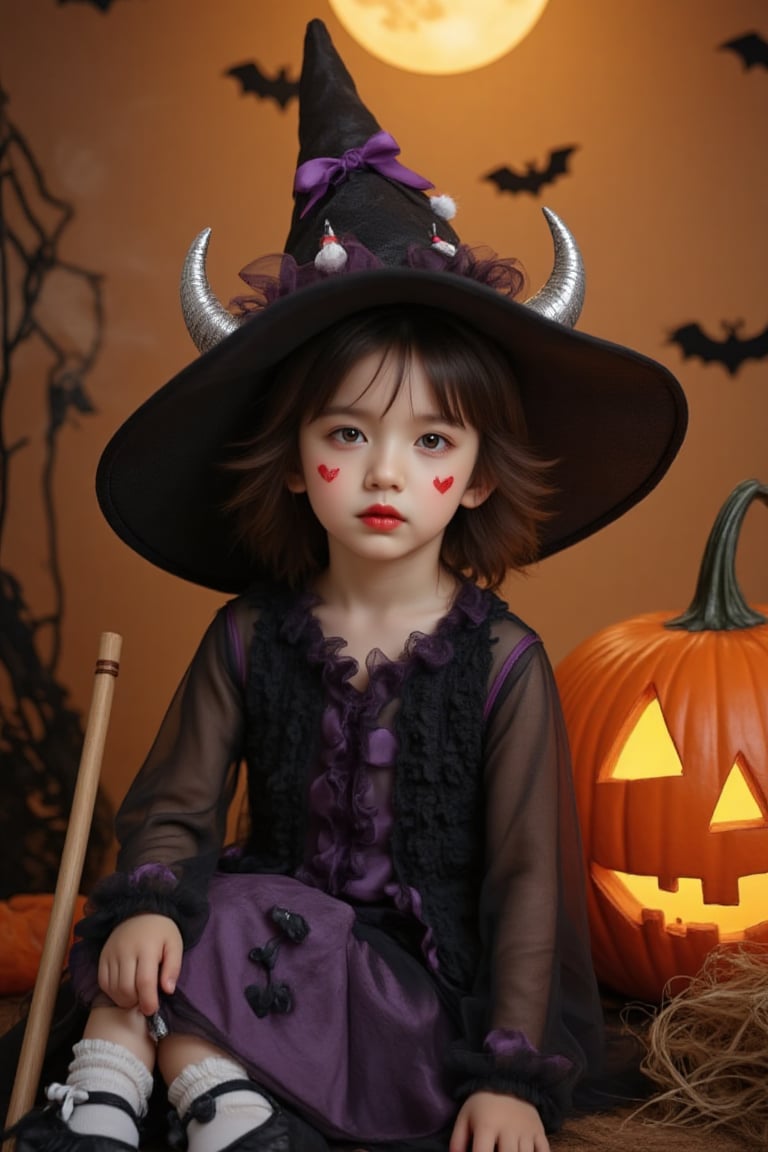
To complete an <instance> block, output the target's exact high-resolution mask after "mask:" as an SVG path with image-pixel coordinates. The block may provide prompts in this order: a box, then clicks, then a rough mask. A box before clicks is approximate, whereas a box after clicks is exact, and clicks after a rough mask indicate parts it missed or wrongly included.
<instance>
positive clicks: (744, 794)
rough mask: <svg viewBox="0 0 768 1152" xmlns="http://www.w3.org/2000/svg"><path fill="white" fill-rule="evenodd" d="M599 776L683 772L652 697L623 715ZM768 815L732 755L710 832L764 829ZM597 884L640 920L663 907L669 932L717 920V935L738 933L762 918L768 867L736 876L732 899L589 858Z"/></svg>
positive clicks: (767, 911)
mask: <svg viewBox="0 0 768 1152" xmlns="http://www.w3.org/2000/svg"><path fill="white" fill-rule="evenodd" d="M615 747H616V752H615V753H614V754H613V755H612V756H611V757H609V759H608V764H607V769H606V770H605V771H604V772H602V773H601V774H600V779H602V780H604V781H611V780H617V781H618V780H650V779H655V778H657V777H664V776H682V775H683V765H682V762H681V760H680V756H679V754H678V751H677V749H676V747H675V745H674V742H673V740H672V737H671V736H670V734H669V730H668V728H667V725H666V723H665V721H664V714H663V712H662V710H661V705H660V704H659V700H658V697H657V696H656V695H655V694H651V695H649V694H648V693H646V695H645V696H644V697H643V698H642V699H641V700H640V701H638V705H637V707H636V708H635V709H633V711H632V713H631V714H630V715H629V716H628V717H627V722H626V724H625V725H624V728H623V729H622V731H621V732H620V734H619V737H618V739H617V741H616V746H615ZM766 826H768V816H766V813H765V812H764V811H763V808H762V807H761V803H760V800H759V791H758V789H757V786H756V785H755V784H754V782H753V781H752V777H751V775H750V773H749V770H748V768H747V766H746V765H745V763H744V761H743V758H742V757H741V756H737V757H736V759H735V761H734V763H733V765H732V766H731V769H730V771H729V773H728V776H727V777H726V780H725V783H724V785H723V788H722V790H721V792H720V795H719V796H718V798H717V803H716V804H715V807H714V809H713V812H712V816H711V819H710V822H709V831H710V832H711V833H713V834H717V833H718V832H725V831H728V830H731V829H744V830H747V829H750V828H764V827H766ZM592 876H593V879H594V881H595V883H596V884H597V885H598V886H599V887H601V888H602V889H603V891H604V892H605V893H606V894H607V895H609V896H610V898H611V899H612V900H613V901H614V903H617V904H618V905H619V906H620V907H623V908H625V909H630V910H631V915H632V917H633V919H635V920H636V921H637V922H638V923H640V922H641V920H642V919H643V916H644V915H645V913H646V911H647V910H649V909H650V910H653V911H657V912H661V913H663V915H664V920H665V924H666V926H667V929H668V930H669V931H670V932H676V931H680V932H683V931H685V930H686V929H687V928H689V927H691V926H693V925H716V926H717V927H718V928H719V932H720V937H721V939H724V940H727V939H728V938H729V936H730V937H734V938H735V937H738V936H739V935H740V934H742V933H743V932H744V931H745V930H746V929H748V928H750V927H751V926H754V925H756V924H760V923H762V922H763V921H764V920H766V919H768V874H766V873H758V874H754V875H745V876H741V877H739V880H738V902H734V903H733V904H713V903H707V902H705V900H704V898H703V893H702V884H701V880H699V879H697V878H694V877H685V876H681V877H675V878H674V879H673V880H672V881H671V882H667V883H666V884H665V886H664V887H663V888H662V887H661V886H660V883H659V880H658V878H657V877H655V876H642V875H633V874H630V873H628V872H621V871H619V870H614V869H606V868H602V867H601V866H600V865H598V864H593V865H592Z"/></svg>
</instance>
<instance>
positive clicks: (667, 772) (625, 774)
mask: <svg viewBox="0 0 768 1152" xmlns="http://www.w3.org/2000/svg"><path fill="white" fill-rule="evenodd" d="M640 706H641V708H642V711H641V712H640V715H639V716H636V714H635V715H631V716H630V717H629V718H628V723H629V725H630V731H629V734H628V735H626V736H624V734H623V733H622V734H620V736H619V741H618V744H619V747H620V752H619V755H618V756H617V758H616V760H615V762H614V764H613V765H612V766H611V767H609V771H608V773H607V775H608V776H610V778H611V779H612V780H649V779H651V777H653V778H654V779H655V778H656V777H657V776H682V774H683V765H682V763H681V762H680V757H679V756H678V754H677V749H676V748H675V745H674V744H673V743H672V737H671V736H670V735H669V731H668V729H667V726H666V724H665V723H664V716H663V715H662V711H661V705H660V704H659V701H658V698H657V697H656V696H653V697H652V698H651V699H650V700H649V701H648V703H647V704H645V706H644V707H643V705H642V702H641V705H640Z"/></svg>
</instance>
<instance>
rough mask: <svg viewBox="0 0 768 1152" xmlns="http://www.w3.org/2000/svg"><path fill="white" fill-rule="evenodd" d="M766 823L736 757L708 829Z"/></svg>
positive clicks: (741, 765) (760, 825) (751, 826)
mask: <svg viewBox="0 0 768 1152" xmlns="http://www.w3.org/2000/svg"><path fill="white" fill-rule="evenodd" d="M766 823H768V821H766V819H765V816H764V815H763V812H762V810H761V808H760V805H759V804H758V802H757V799H756V797H755V794H754V791H753V789H752V787H751V786H750V782H749V778H748V776H747V773H746V771H745V768H744V766H743V764H742V763H740V761H739V759H738V757H737V759H736V762H735V763H734V765H733V767H732V768H731V770H730V772H729V773H728V778H727V780H726V781H725V784H724V785H723V790H722V792H721V793H720V796H719V798H718V801H717V804H716V805H715V810H714V812H713V813H712V819H711V821H710V823H709V827H710V829H711V830H712V831H713V832H717V831H718V830H719V831H725V830H726V829H727V828H763V827H765V825H766ZM766 912H767V913H768V909H767V910H766Z"/></svg>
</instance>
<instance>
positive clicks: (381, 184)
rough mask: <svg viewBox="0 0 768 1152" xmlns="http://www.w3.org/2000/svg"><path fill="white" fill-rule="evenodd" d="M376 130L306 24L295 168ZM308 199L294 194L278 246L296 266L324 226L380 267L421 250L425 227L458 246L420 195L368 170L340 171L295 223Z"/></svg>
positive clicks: (320, 36) (328, 44)
mask: <svg viewBox="0 0 768 1152" xmlns="http://www.w3.org/2000/svg"><path fill="white" fill-rule="evenodd" d="M380 131H381V127H380V125H379V123H378V121H377V120H376V118H375V117H374V116H373V115H372V113H371V112H369V110H368V109H367V108H366V106H365V105H364V104H363V102H362V100H361V99H360V97H359V95H358V92H357V88H356V87H355V82H354V80H353V79H352V77H351V76H350V74H349V72H348V71H347V69H346V67H345V65H344V62H343V60H342V59H341V57H340V56H339V54H338V52H337V51H336V49H335V47H334V46H333V42H332V41H331V38H330V36H329V34H328V30H327V28H326V27H325V25H324V24H323V22H322V21H321V20H312V21H311V22H310V24H309V25H308V26H307V31H306V36H305V39H304V63H303V67H302V72H301V81H300V85H299V166H301V165H302V164H305V163H307V162H308V161H311V160H317V159H318V158H321V157H323V158H324V157H332V158H333V159H337V160H338V159H340V158H341V157H342V156H344V153H345V152H349V151H350V150H352V149H360V148H362V147H363V145H364V144H365V143H366V141H368V140H370V138H371V137H372V136H373V135H375V134H376V133H377V132H380ZM425 183H428V181H426V180H425ZM309 199H310V197H309V196H308V195H306V194H301V193H300V194H298V195H297V196H296V197H295V200H296V202H295V206H294V210H293V216H292V219H291V228H290V232H289V234H288V239H287V241H286V245H285V250H286V252H290V253H291V255H292V256H294V257H295V259H296V261H297V262H298V263H299V264H304V263H307V262H309V261H310V260H313V259H314V257H315V254H316V253H317V250H318V245H319V243H320V239H321V237H322V235H323V226H324V223H325V220H326V219H328V220H329V221H330V224H331V226H332V227H333V230H334V232H335V233H336V235H337V236H342V235H344V234H352V235H354V236H355V237H356V239H357V240H359V241H360V242H361V243H362V244H364V245H365V247H366V248H368V249H369V251H371V252H373V253H374V254H375V255H376V256H377V257H378V258H379V259H380V260H381V261H382V263H383V264H386V265H393V266H394V265H398V264H403V263H404V262H405V257H406V254H407V251H408V248H409V246H410V245H411V244H416V245H418V246H420V247H424V248H428V247H429V246H430V244H431V237H432V225H433V224H437V227H438V231H439V233H440V236H441V237H442V238H443V239H444V240H447V241H449V242H450V243H452V244H459V243H460V241H459V238H458V236H457V235H456V233H455V232H454V230H453V229H452V228H451V226H450V225H449V224H448V223H447V222H446V221H445V220H440V219H439V218H438V217H437V216H436V215H435V213H434V211H433V210H432V205H431V203H430V200H429V197H428V196H425V195H424V193H423V192H420V191H418V190H416V189H414V188H411V187H408V186H406V185H405V184H401V183H398V182H396V181H395V180H393V179H390V178H388V177H387V176H383V175H381V173H380V172H377V171H374V170H372V169H370V168H365V167H363V168H359V169H355V170H352V171H348V172H347V173H346V174H345V176H344V179H343V180H339V182H338V183H332V184H331V186H330V187H329V189H328V191H327V192H326V193H325V194H324V195H323V196H322V198H321V199H320V200H319V201H318V202H317V203H316V204H314V205H313V206H312V208H311V209H310V210H309V211H308V212H306V215H304V217H303V218H302V212H303V211H304V210H305V209H306V205H307V202H308V200H309Z"/></svg>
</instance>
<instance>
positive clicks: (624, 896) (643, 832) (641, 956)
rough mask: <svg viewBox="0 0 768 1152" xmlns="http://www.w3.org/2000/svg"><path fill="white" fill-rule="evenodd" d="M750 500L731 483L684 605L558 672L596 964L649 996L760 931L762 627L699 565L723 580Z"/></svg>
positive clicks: (599, 644)
mask: <svg viewBox="0 0 768 1152" xmlns="http://www.w3.org/2000/svg"><path fill="white" fill-rule="evenodd" d="M755 496H759V497H760V498H761V499H763V500H765V499H766V496H768V489H766V488H764V487H763V486H761V485H757V484H756V483H755V482H753V481H751V482H749V483H748V484H747V485H741V486H740V487H739V488H737V489H736V491H735V492H734V493H733V494H732V496H731V500H730V501H729V503H728V504H726V506H725V507H724V509H723V511H722V512H721V514H720V517H719V518H718V523H717V524H716V525H715V529H713V533H712V536H711V537H710V543H709V544H708V546H707V553H706V554H705V565H704V566H703V567H702V575H701V576H700V580H699V589H698V591H697V600H696V601H694V604H693V605H692V607H691V609H690V610H689V612H688V613H686V614H684V616H683V617H680V618H679V619H678V620H673V619H672V618H671V614H669V613H653V614H650V615H647V616H642V617H638V618H636V619H634V620H629V621H625V622H624V623H622V624H619V625H616V626H614V627H611V628H607V629H604V630H603V631H602V632H601V633H598V634H597V635H596V636H594V637H591V638H590V639H589V640H587V641H586V642H585V643H584V644H582V645H580V646H579V647H578V648H577V649H575V650H574V652H572V653H571V654H570V655H569V656H568V657H567V658H566V660H564V661H563V662H562V663H561V665H560V666H559V668H558V670H557V679H558V685H559V687H560V694H561V698H562V702H563V710H564V713H565V719H566V725H567V728H568V733H569V738H570V742H571V750H572V754H573V761H574V778H575V784H576V793H577V801H578V805H579V813H580V817H581V821H582V832H583V837H584V845H585V858H586V867H587V871H588V881H589V883H588V899H589V913H590V929H591V933H592V945H593V954H594V957H595V967H596V969H597V973H598V976H599V977H600V979H601V980H603V981H604V982H605V983H607V984H608V985H610V986H611V987H613V988H615V989H616V990H617V991H621V992H625V993H628V994H630V995H633V996H640V997H644V998H646V999H649V1000H653V1001H655V1000H658V999H660V997H661V994H662V990H663V988H664V986H665V984H666V982H667V981H668V980H669V979H670V978H672V977H675V976H680V975H687V976H691V975H694V974H695V973H696V972H697V971H698V969H699V968H700V966H701V964H702V962H703V960H704V958H705V956H706V954H707V952H708V951H709V950H710V949H711V948H712V947H713V946H714V945H715V944H717V943H720V942H723V941H725V942H728V941H740V940H755V941H761V942H766V943H768V624H766V623H765V619H764V617H762V616H761V615H760V614H758V613H757V612H755V611H753V610H752V609H749V608H748V607H747V605H745V604H744V602H743V599H742V598H741V596H740V593H739V592H738V588H737V587H736V584H735V579H732V581H731V583H730V584H729V585H728V589H727V593H728V594H727V597H725V599H726V601H727V603H725V604H723V603H720V602H719V601H720V599H722V598H721V597H718V595H716V594H714V593H713V585H717V579H716V577H715V576H714V575H713V574H712V572H711V571H710V570H709V569H708V568H707V565H706V562H707V558H709V560H710V561H711V563H712V566H714V567H715V570H716V572H719V574H720V575H721V576H722V572H723V571H727V569H728V565H727V563H725V562H724V560H723V552H724V551H725V552H728V549H729V548H730V552H729V558H730V561H731V571H732V560H733V552H734V550H735V539H736V535H737V530H738V527H739V525H740V523H741V520H742V518H743V515H744V513H745V511H746V508H747V506H748V504H749V502H750V501H751V500H752V499H754V498H755ZM718 528H719V530H720V531H719V534H718ZM716 537H717V538H716ZM715 538H716V539H715ZM724 540H725V542H724ZM713 541H714V543H713ZM705 585H706V588H705ZM699 597H701V599H702V600H703V601H706V604H707V610H708V611H709V613H710V614H709V616H708V617H707V620H706V622H704V623H702V615H701V605H700V604H699V602H698V601H699ZM715 607H716V608H717V610H718V611H717V614H716V618H713V612H714V609H715ZM766 611H768V609H767V610H766ZM734 613H735V614H736V618H737V619H738V623H735V624H734V623H733V617H734ZM745 613H747V614H748V616H747V617H745V615H744V614H745ZM679 986H682V982H680V984H679V985H678V987H679Z"/></svg>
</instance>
